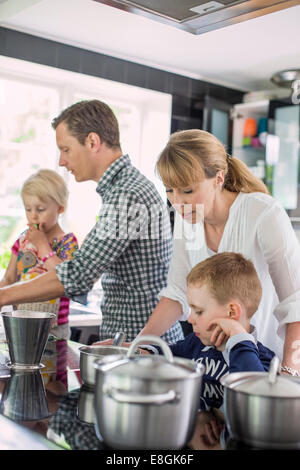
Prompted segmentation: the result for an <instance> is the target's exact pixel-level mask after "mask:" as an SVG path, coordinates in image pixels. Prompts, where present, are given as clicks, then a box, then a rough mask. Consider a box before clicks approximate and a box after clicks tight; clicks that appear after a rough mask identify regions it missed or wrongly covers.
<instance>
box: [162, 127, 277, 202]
mask: <svg viewBox="0 0 300 470" xmlns="http://www.w3.org/2000/svg"><path fill="white" fill-rule="evenodd" d="M220 170H223V171H224V176H225V180H224V185H223V188H224V189H227V190H228V191H231V192H234V193H238V192H243V193H253V192H256V191H258V192H261V193H268V189H267V187H266V186H265V184H264V183H263V182H262V181H261V180H260V179H258V178H257V177H256V176H254V175H253V174H252V173H251V171H250V170H249V168H248V167H247V166H246V165H245V164H244V163H243V162H242V161H241V160H239V159H237V158H234V157H231V156H230V155H228V154H227V153H226V150H225V147H224V145H223V144H222V143H221V142H220V141H219V140H218V139H217V138H216V137H215V136H214V135H212V134H210V133H209V132H206V131H202V130H199V129H190V130H186V131H178V132H175V133H174V134H172V135H171V136H170V139H169V142H168V143H167V145H166V147H165V148H164V150H163V151H162V152H161V154H160V156H159V159H158V161H157V164H156V171H157V172H158V174H159V175H160V177H161V179H162V181H163V183H164V185H165V186H166V187H168V188H187V187H189V186H191V185H193V184H196V183H198V182H199V181H201V180H203V179H204V178H213V177H214V176H216V174H217V172H218V171H220Z"/></svg>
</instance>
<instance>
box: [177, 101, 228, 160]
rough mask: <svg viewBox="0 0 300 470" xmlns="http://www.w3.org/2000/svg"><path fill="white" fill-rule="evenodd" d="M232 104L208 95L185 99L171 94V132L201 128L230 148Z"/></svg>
mask: <svg viewBox="0 0 300 470" xmlns="http://www.w3.org/2000/svg"><path fill="white" fill-rule="evenodd" d="M231 109H232V104H230V103H228V102H225V101H222V100H219V99H217V98H214V97H212V96H209V95H204V96H203V98H202V99H196V100H195V99H194V100H187V99H186V98H184V99H183V98H182V97H179V96H173V100H172V122H171V132H172V133H173V132H176V131H182V130H187V129H202V130H204V131H208V132H211V133H212V134H214V135H215V136H216V137H217V138H218V139H220V140H221V142H222V143H223V144H224V145H225V146H226V149H227V151H228V152H230V150H231V133H232V126H231V123H232V120H231Z"/></svg>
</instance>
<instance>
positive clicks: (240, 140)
mask: <svg viewBox="0 0 300 470" xmlns="http://www.w3.org/2000/svg"><path fill="white" fill-rule="evenodd" d="M268 112H269V101H268V100H263V101H257V102H251V103H241V104H237V105H235V106H234V107H233V109H232V118H233V131H232V151H231V154H232V156H233V157H236V158H239V159H240V160H242V161H243V162H244V163H245V164H246V165H247V166H248V167H249V169H250V170H251V171H252V173H253V174H254V175H255V176H257V177H258V178H260V179H262V180H264V181H265V182H266V183H267V175H266V171H265V170H266V168H265V159H266V147H265V145H264V143H265V142H264V141H263V139H262V141H259V142H258V141H257V140H254V139H252V142H253V144H254V145H252V144H251V137H249V138H248V140H246V139H247V137H245V136H244V134H245V129H246V126H247V122H249V120H255V122H256V123H259V122H260V120H261V122H262V120H267V118H268ZM257 131H258V125H257ZM249 133H251V131H250V132H249ZM256 134H257V132H256ZM255 137H257V136H255ZM264 137H265V135H264Z"/></svg>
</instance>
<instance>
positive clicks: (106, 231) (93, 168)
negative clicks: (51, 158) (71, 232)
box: [0, 100, 183, 343]
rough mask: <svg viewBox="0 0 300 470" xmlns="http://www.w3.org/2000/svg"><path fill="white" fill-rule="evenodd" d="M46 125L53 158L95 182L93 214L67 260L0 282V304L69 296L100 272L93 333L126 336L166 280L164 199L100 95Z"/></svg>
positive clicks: (172, 336) (173, 336) (171, 337)
mask: <svg viewBox="0 0 300 470" xmlns="http://www.w3.org/2000/svg"><path fill="white" fill-rule="evenodd" d="M52 126H53V128H54V129H55V130H56V141H57V145H58V148H59V150H60V158H59V164H60V165H61V166H64V167H65V168H67V170H69V171H70V172H71V173H72V174H73V175H74V177H75V179H76V181H78V182H80V181H87V180H93V181H96V182H97V183H98V185H97V192H98V193H99V195H100V196H101V197H102V206H101V209H100V214H99V218H98V222H97V223H96V225H95V226H94V228H93V229H92V230H91V231H90V233H89V234H88V235H87V237H86V238H85V240H84V242H83V244H82V246H81V248H80V249H79V250H78V251H77V252H76V253H75V254H74V257H73V259H72V260H71V261H66V262H64V263H62V264H60V265H59V266H57V267H56V268H55V270H53V271H50V272H48V273H46V274H44V275H42V276H39V277H38V278H36V279H34V280H32V281H29V282H28V283H27V284H26V289H25V288H24V283H23V285H22V286H20V285H18V284H16V285H12V286H10V287H6V288H3V289H0V306H2V305H9V304H16V303H20V302H25V301H41V300H49V299H52V298H55V297H60V296H62V295H66V296H67V297H69V298H71V299H72V298H74V297H75V296H78V295H82V294H85V293H87V292H88V291H89V290H90V289H91V288H92V287H93V284H94V282H95V281H96V280H97V279H99V277H100V276H101V279H102V287H103V292H104V295H103V299H102V303H101V311H102V317H103V322H102V325H101V327H100V334H99V336H100V340H104V339H106V338H111V337H113V336H114V334H115V333H116V331H118V330H125V331H126V333H127V340H128V341H132V340H133V339H134V338H135V337H136V336H137V335H138V333H139V332H140V331H141V329H142V328H143V327H144V325H145V323H146V322H147V320H148V318H149V316H150V314H151V312H152V310H153V309H154V307H155V305H156V303H157V294H158V293H159V291H160V290H161V289H162V288H163V287H165V285H166V275H167V270H168V266H169V261H170V251H171V237H170V233H169V223H168V222H167V220H166V217H165V206H164V204H163V202H162V200H161V198H160V196H159V195H158V192H157V191H156V189H155V187H154V185H153V184H152V183H151V182H150V181H148V180H147V179H146V178H145V176H143V175H142V174H141V173H140V172H139V171H138V170H137V169H136V168H134V167H133V166H132V165H131V163H130V159H129V157H128V155H122V150H121V146H120V142H119V127H118V122H117V119H116V117H115V116H114V114H113V112H112V111H111V109H110V108H109V107H108V106H107V105H106V104H105V103H102V102H100V101H98V100H91V101H82V102H79V103H76V104H74V105H72V106H70V107H68V108H67V109H65V110H64V111H63V112H62V113H61V114H60V115H59V116H58V117H57V118H55V119H54V120H53V122H52ZM182 337H183V336H182V330H181V327H180V324H179V323H178V322H177V323H176V324H174V325H173V326H172V328H170V330H169V331H168V332H167V333H166V335H165V337H164V338H165V339H166V340H167V341H168V342H170V343H173V342H176V341H177V340H178V339H181V338H182Z"/></svg>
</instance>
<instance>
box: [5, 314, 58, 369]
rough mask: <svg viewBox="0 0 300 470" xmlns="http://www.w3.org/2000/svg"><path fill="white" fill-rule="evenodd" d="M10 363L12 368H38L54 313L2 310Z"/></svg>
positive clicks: (41, 365)
mask: <svg viewBox="0 0 300 470" xmlns="http://www.w3.org/2000/svg"><path fill="white" fill-rule="evenodd" d="M1 314H2V319H3V326H4V330H5V335H6V340H7V344H8V351H9V355H10V361H11V362H10V363H8V364H7V365H8V366H9V367H11V368H13V369H39V368H41V367H43V364H41V363H40V361H41V357H42V355H43V352H44V349H45V347H46V343H47V339H48V335H49V331H50V327H51V320H52V319H53V318H55V314H54V313H48V312H30V311H25V310H14V311H12V312H2V313H1Z"/></svg>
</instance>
